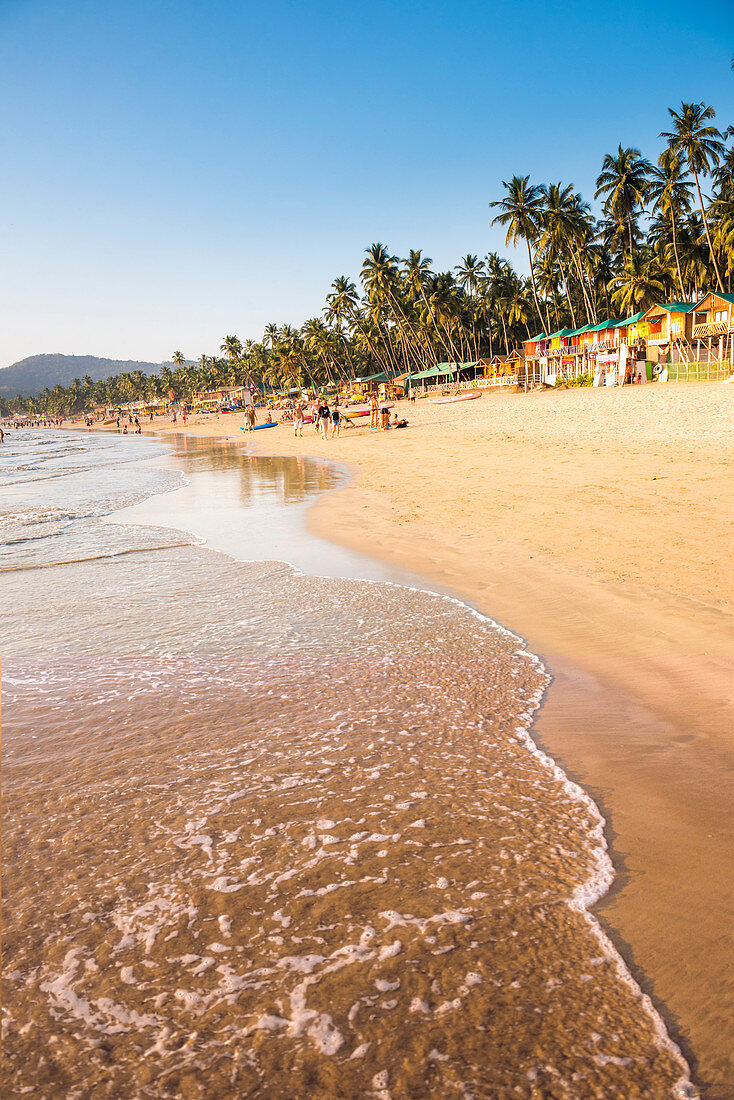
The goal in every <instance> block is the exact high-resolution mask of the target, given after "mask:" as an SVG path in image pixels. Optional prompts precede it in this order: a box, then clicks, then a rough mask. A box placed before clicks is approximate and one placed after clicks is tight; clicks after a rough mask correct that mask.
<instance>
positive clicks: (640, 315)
mask: <svg viewBox="0 0 734 1100" xmlns="http://www.w3.org/2000/svg"><path fill="white" fill-rule="evenodd" d="M644 316H645V310H644V309H643V310H642V311H641V312H640V313H633V314H632V316H631V317H626V318H625V319H624V321H615V322H614V324H613V325H612V328H626V327H627V325H634V324H635V323H636V322H637V321H640V320H641V319H642V318H643V317H644Z"/></svg>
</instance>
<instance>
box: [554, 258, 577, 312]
mask: <svg viewBox="0 0 734 1100" xmlns="http://www.w3.org/2000/svg"><path fill="white" fill-rule="evenodd" d="M558 266H559V267H560V269H561V278H562V279H563V289H564V290H565V291H566V301H567V302H568V308H569V309H570V310H571V321H572V322H573V327H574V328H578V325H577V324H576V313H575V311H574V308H573V302H572V301H571V295H570V294H569V292H568V282H567V281H566V268H565V267H564V266H563V263H562V261H561V257H560V256H559V257H558Z"/></svg>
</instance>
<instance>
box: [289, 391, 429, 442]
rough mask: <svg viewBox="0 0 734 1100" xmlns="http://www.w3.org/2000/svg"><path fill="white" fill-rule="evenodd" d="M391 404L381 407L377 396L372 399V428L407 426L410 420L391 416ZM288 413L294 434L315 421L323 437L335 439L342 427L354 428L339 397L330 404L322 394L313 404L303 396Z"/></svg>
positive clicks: (315, 426)
mask: <svg viewBox="0 0 734 1100" xmlns="http://www.w3.org/2000/svg"><path fill="white" fill-rule="evenodd" d="M390 408H391V406H389V405H383V406H382V407H380V402H379V401H378V399H377V397H376V396H373V397H372V398H371V399H370V428H378V429H379V428H381V429H382V430H383V431H386V430H387V429H389V428H407V426H408V421H407V420H405V419H401V418H400V417H398V416H397V414H394V415H393V416H392V417H391V416H390ZM288 415H292V416H293V435H294V436H302V435H303V426H304V424H310V423H313V425H314V429H315V430H316V432H317V433H318V434H319V435H320V436H321V438H322V439H333V438H334V437H335V436H338V435H340V434H341V429H342V427H343V426H344V427H347V428H353V427H354V426H355V425H354V423H353V421H352V420H351V419H350V418H349V417H348V416H345V414H344V413H343V412H342V410H341V409H340V407H339V401H338V399H336V398H335V399H334V401H333V402H332V403H331V404H329V402H328V400H327V399H326V398H325V397H324V396H323V395H322V394H319V396H318V397H317V398H316V400H315V401H314V402H313V404H312V405H311V406H309V403H308V402H307V401H306V400H304V399H303V398H299V399H298V400H297V401H296V402H295V403H294V405H293V407H292V410H288Z"/></svg>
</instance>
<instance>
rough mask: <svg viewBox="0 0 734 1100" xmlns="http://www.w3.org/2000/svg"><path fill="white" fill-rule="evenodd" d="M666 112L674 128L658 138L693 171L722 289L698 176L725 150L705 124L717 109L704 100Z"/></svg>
mask: <svg viewBox="0 0 734 1100" xmlns="http://www.w3.org/2000/svg"><path fill="white" fill-rule="evenodd" d="M668 114H669V115H670V116H671V118H672V119H673V129H672V130H671V131H670V132H666V131H663V133H661V135H660V137H661V138H665V140H666V141H667V142H668V145H669V147H670V149H671V151H672V152H673V153H675V154H677V155H678V156H679V157H680V158H681V159H682V160H683V161H684V162H685V163H686V164H687V165H688V168H689V169H690V171H691V172H693V178H694V180H695V181H696V191H697V193H698V204H699V206H700V207H701V217H702V218H703V228H704V232H705V233H706V240H707V241H708V246H709V253H710V255H711V262H712V263H713V265H714V271H715V272H716V281H717V282H718V284H719V290H723V289H724V284H723V283H722V281H721V273H720V271H719V265H718V264H717V262H716V254H715V252H714V246H713V245H712V243H711V234H710V233H709V226H708V221H707V220H706V210H705V209H704V205H703V196H702V194H701V184H700V183H699V179H698V177H699V176H707V175H708V174H709V172H711V170H712V168H714V167H715V166H716V165H717V164H718V163H719V161H720V160H721V157H722V155H723V153H724V145H723V142H722V141H721V134H720V133H719V131H718V130H717V129H716V127H715V126H709V125H707V123H708V122H709V120H710V119H712V118H715V117H716V111H715V110H714V109H713V107H707V106H706V105H705V104H703V103H681V105H680V111H674V110H673V108H672V107H669V108H668Z"/></svg>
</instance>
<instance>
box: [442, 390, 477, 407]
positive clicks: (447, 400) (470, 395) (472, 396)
mask: <svg viewBox="0 0 734 1100" xmlns="http://www.w3.org/2000/svg"><path fill="white" fill-rule="evenodd" d="M481 396H482V395H481V393H480V392H479V390H467V391H466V393H454V394H452V395H451V396H450V397H435V398H434V399H433V400H432V401H431V404H432V405H453V404H454V402H456V401H474V400H476V398H477V397H481Z"/></svg>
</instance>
